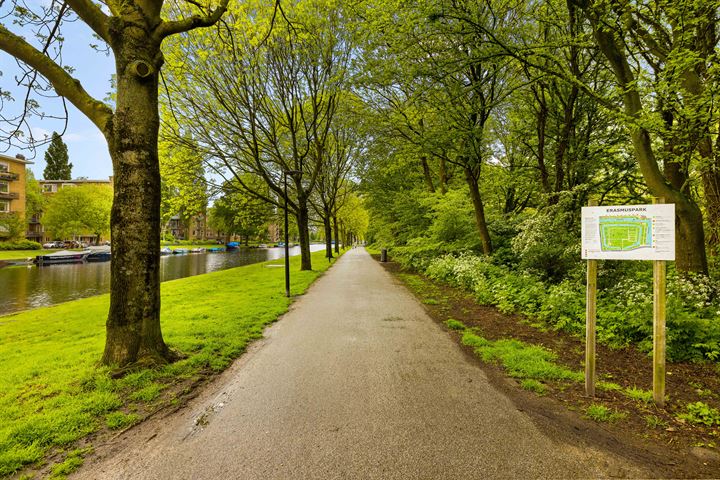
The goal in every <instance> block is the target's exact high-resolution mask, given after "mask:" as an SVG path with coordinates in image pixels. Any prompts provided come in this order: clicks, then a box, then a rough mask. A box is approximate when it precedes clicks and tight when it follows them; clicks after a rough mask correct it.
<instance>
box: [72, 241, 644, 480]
mask: <svg viewBox="0 0 720 480" xmlns="http://www.w3.org/2000/svg"><path fill="white" fill-rule="evenodd" d="M266 333H267V339H265V340H262V341H260V342H259V344H257V345H256V346H255V347H253V348H251V351H250V352H248V353H247V354H246V355H244V356H243V358H242V359H241V360H240V361H238V362H236V364H235V365H234V366H233V367H231V369H230V371H228V372H226V373H225V374H223V375H222V376H221V377H220V378H219V379H218V381H216V382H214V383H213V384H211V385H210V386H209V387H208V388H207V389H206V391H205V392H204V393H203V394H202V395H201V396H200V397H199V398H197V399H196V401H194V402H191V404H190V405H189V406H188V407H187V408H184V409H182V410H181V411H180V412H179V413H177V414H174V415H171V416H169V417H167V418H164V419H160V420H158V419H156V420H155V421H153V420H151V421H148V422H146V424H144V425H141V426H139V427H138V428H135V429H132V430H131V431H130V432H128V433H127V434H126V435H125V436H124V437H121V439H120V440H119V441H117V442H116V443H117V445H115V446H112V447H111V448H107V447H106V448H105V450H104V451H103V449H100V451H99V453H100V458H99V459H95V460H93V461H90V462H89V463H88V465H86V467H84V468H83V469H82V470H81V471H80V472H78V474H77V475H76V476H74V478H92V479H173V480H175V479H178V480H179V479H193V480H195V479H311V478H317V479H336V478H337V479H341V478H342V479H344V478H348V479H351V478H358V479H371V478H377V479H396V478H403V479H404V478H407V479H444V478H448V479H450V478H452V479H471V478H478V479H489V478H518V479H524V478H579V477H582V478H588V477H605V476H629V477H644V476H647V473H646V472H645V474H644V472H643V470H642V469H640V468H639V467H636V466H634V465H632V464H630V463H628V462H626V461H624V460H622V459H620V458H617V457H616V456H614V455H612V454H610V453H608V452H604V451H602V450H598V449H594V448H590V447H587V446H582V447H580V446H575V445H572V444H570V443H568V442H572V440H567V441H565V440H557V439H555V440H551V439H550V438H549V437H548V436H546V435H545V434H543V433H542V432H541V431H539V430H538V428H537V427H536V426H535V424H534V423H533V422H532V421H531V419H530V418H529V417H528V416H527V414H525V413H523V412H521V411H519V410H518V409H517V408H516V407H515V406H514V405H513V403H512V402H511V401H510V400H509V399H508V398H506V397H505V396H504V395H503V394H502V393H500V392H499V391H497V390H496V389H495V388H493V387H492V386H491V385H490V383H489V382H488V379H487V377H486V375H485V374H484V373H483V371H482V370H481V368H479V367H478V366H477V365H476V364H475V363H474V362H473V361H472V360H470V359H468V358H467V356H466V355H465V354H464V353H463V352H462V351H461V350H460V349H459V348H458V347H457V345H456V344H455V343H454V342H453V340H452V339H451V338H450V336H449V334H448V333H447V332H445V331H444V330H443V329H442V328H441V327H440V326H438V325H437V324H436V323H435V322H434V321H433V320H432V319H431V318H430V317H428V315H427V314H426V313H425V311H424V310H423V308H422V306H421V305H420V304H419V303H418V302H417V301H416V300H415V298H414V297H413V296H412V295H411V294H409V293H408V292H407V291H406V290H405V289H404V288H403V287H402V286H400V285H399V284H398V283H397V282H396V281H395V280H394V279H393V278H392V277H391V276H390V275H389V274H388V273H387V272H385V271H384V270H383V268H382V267H381V266H380V265H378V264H377V263H376V262H375V261H374V260H373V259H372V258H371V257H370V256H369V255H368V254H367V253H366V252H365V251H364V250H362V249H354V250H352V251H349V252H348V253H346V254H345V255H344V256H343V257H342V258H341V259H340V260H339V261H338V262H337V264H336V265H335V266H334V267H333V268H332V269H330V271H329V272H328V273H327V274H326V275H324V276H323V277H322V278H320V279H319V280H318V281H317V282H316V283H315V284H314V285H313V287H312V288H311V289H310V290H309V291H308V293H307V294H306V295H304V296H303V297H302V298H300V299H299V300H298V301H297V302H296V303H295V304H294V305H293V307H292V309H291V311H290V312H289V313H288V314H286V315H285V316H284V317H283V318H282V319H281V320H280V321H279V322H278V323H276V324H275V325H274V326H273V327H271V328H270V329H268V330H267V332H266Z"/></svg>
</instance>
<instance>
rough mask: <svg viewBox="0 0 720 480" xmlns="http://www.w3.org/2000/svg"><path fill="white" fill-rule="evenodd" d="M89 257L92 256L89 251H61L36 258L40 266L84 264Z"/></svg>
mask: <svg viewBox="0 0 720 480" xmlns="http://www.w3.org/2000/svg"><path fill="white" fill-rule="evenodd" d="M88 255H90V251H89V250H84V251H82V252H71V251H68V250H60V251H59V252H55V253H49V254H47V255H38V256H37V257H35V263H36V264H38V265H39V266H42V265H54V264H60V263H82V262H84V261H85V260H86V259H87V257H88Z"/></svg>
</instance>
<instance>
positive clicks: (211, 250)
mask: <svg viewBox="0 0 720 480" xmlns="http://www.w3.org/2000/svg"><path fill="white" fill-rule="evenodd" d="M224 251H225V249H224V248H223V247H211V248H208V249H207V252H208V253H220V252H224Z"/></svg>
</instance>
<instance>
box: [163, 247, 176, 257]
mask: <svg viewBox="0 0 720 480" xmlns="http://www.w3.org/2000/svg"><path fill="white" fill-rule="evenodd" d="M172 253H173V251H172V250H171V249H170V247H163V248H161V249H160V255H172Z"/></svg>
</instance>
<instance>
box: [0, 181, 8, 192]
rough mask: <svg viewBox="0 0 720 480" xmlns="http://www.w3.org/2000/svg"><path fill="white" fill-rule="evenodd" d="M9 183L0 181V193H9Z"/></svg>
mask: <svg viewBox="0 0 720 480" xmlns="http://www.w3.org/2000/svg"><path fill="white" fill-rule="evenodd" d="M9 192H10V184H9V183H8V182H0V193H9Z"/></svg>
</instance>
